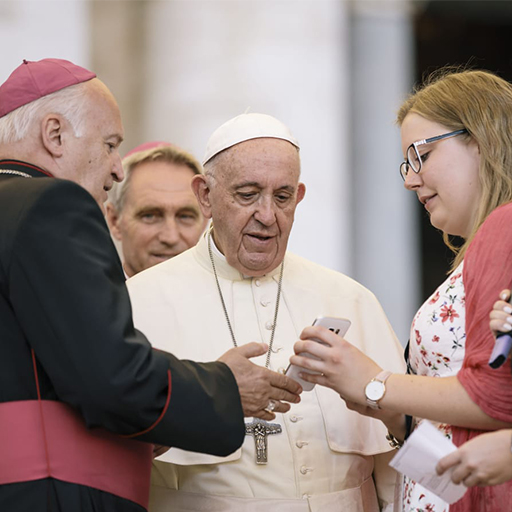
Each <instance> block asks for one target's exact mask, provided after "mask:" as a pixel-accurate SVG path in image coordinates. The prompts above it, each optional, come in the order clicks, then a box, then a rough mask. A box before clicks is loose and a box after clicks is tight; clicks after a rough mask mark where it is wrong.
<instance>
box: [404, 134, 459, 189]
mask: <svg viewBox="0 0 512 512" xmlns="http://www.w3.org/2000/svg"><path fill="white" fill-rule="evenodd" d="M463 133H468V131H467V130H466V128H463V129H462V130H455V131H454V132H449V133H444V134H443V135H437V136H436V137H430V139H423V140H419V141H417V142H413V143H412V144H411V145H410V146H409V147H408V148H407V153H406V154H405V155H406V157H407V158H406V160H404V161H403V162H402V163H401V164H400V176H402V179H403V180H404V181H405V178H406V176H407V174H409V169H412V170H413V171H414V172H415V173H416V174H418V173H419V172H420V171H421V162H422V160H421V155H420V153H419V151H418V146H421V145H422V144H431V143H432V142H437V141H439V140H443V139H448V138H449V137H456V136H457V135H462V134H463Z"/></svg>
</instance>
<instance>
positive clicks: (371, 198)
mask: <svg viewBox="0 0 512 512" xmlns="http://www.w3.org/2000/svg"><path fill="white" fill-rule="evenodd" d="M351 6H352V13H351V17H352V19H351V30H352V35H351V51H352V55H351V83H352V98H353V102H352V105H353V109H352V133H353V138H352V163H353V166H352V168H353V183H354V194H353V197H354V198H355V199H354V201H353V212H354V224H353V228H354V249H355V257H354V277H355V278H356V279H357V280H358V281H360V282H361V283H362V284H364V285H365V286H367V287H368V288H370V289H371V290H372V291H373V292H374V293H375V294H376V295H377V298H378V299H379V300H380V301H381V304H382V305H383V307H384V310H385V311H386V313H387V315H388V317H389V319H390V321H391V324H392V325H393V327H394V329H395V331H396V333H397V335H398V336H399V339H400V341H401V342H402V344H405V343H406V342H407V339H408V337H409V328H410V323H411V320H412V317H413V315H414V313H415V311H416V308H417V307H418V306H419V304H418V301H419V287H420V279H419V271H420V260H419V225H418V224H417V219H416V213H415V212H416V210H415V209H414V208H413V206H414V202H415V201H416V197H415V195H414V194H412V193H410V192H408V191H406V190H405V189H404V187H403V182H402V178H401V177H400V175H399V172H398V167H399V164H400V162H401V161H402V159H403V158H402V150H401V147H400V133H399V129H398V127H397V126H396V125H395V123H394V121H395V117H396V111H397V109H398V107H399V106H400V103H401V102H402V100H403V99H405V97H406V95H407V94H408V92H409V91H410V89H411V85H412V77H413V55H414V51H413V50H414V38H413V33H412V24H411V19H410V18H411V10H412V3H411V2H408V1H403V0H402V1H388V0H384V1H382V0H378V1H372V0H366V1H363V2H361V1H354V2H351ZM368 321H371V318H369V319H368Z"/></svg>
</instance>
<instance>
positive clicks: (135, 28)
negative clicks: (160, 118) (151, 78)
mask: <svg viewBox="0 0 512 512" xmlns="http://www.w3.org/2000/svg"><path fill="white" fill-rule="evenodd" d="M149 4H150V2H146V1H144V0H115V1H90V2H88V7H89V17H90V30H91V47H90V52H91V56H90V62H91V69H93V70H94V71H95V72H96V73H97V75H98V77H99V78H100V79H101V80H102V81H103V82H105V84H106V85H107V86H108V87H109V89H110V90H111V91H112V93H113V94H114V96H115V97H116V99H117V102H118V104H119V107H120V109H121V114H122V117H123V124H124V128H125V142H124V143H123V145H122V147H121V155H123V154H124V153H126V152H128V151H129V150H130V149H132V148H133V147H134V146H136V145H138V144H141V143H142V142H145V139H144V137H145V134H144V131H143V128H142V118H143V112H142V109H143V105H144V102H143V98H144V95H145V94H147V93H150V92H151V84H149V86H148V84H147V78H146V62H147V58H148V56H147V55H146V22H145V19H146V10H147V8H148V5H149Z"/></svg>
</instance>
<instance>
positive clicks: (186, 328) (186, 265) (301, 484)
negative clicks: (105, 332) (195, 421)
mask: <svg viewBox="0 0 512 512" xmlns="http://www.w3.org/2000/svg"><path fill="white" fill-rule="evenodd" d="M212 249H214V244H213V240H212ZM214 258H215V265H216V268H217V273H218V276H219V281H220V286H221V289H222V293H223V296H224V300H225V302H226V307H227V310H228V314H229V318H230V320H231V324H232V327H233V331H234V333H235V337H236V340H237V342H238V344H239V345H242V344H245V343H248V342H250V341H259V342H266V343H268V342H269V341H270V335H271V331H272V324H273V316H274V308H275V303H276V295H277V289H278V285H277V283H278V280H279V270H280V268H279V267H278V268H277V269H275V270H274V271H273V272H271V273H270V274H268V275H266V276H263V277H257V278H247V277H244V276H243V275H241V274H240V273H239V272H238V271H237V270H235V269H234V268H232V267H230V266H229V265H228V264H227V262H226V260H225V258H224V257H223V256H222V255H221V254H220V253H219V252H218V251H217V249H216V248H215V250H214ZM128 289H129V291H130V296H131V300H132V306H133V318H134V322H135V326H136V327H137V328H138V329H140V330H141V331H142V332H144V333H145V334H146V336H147V337H148V339H149V340H151V342H152V343H153V345H154V346H155V347H156V348H161V349H165V350H166V351H169V352H172V353H174V354H175V355H176V356H178V357H180V358H186V359H192V360H197V361H212V360H215V359H217V358H218V357H219V356H220V355H221V354H223V353H224V352H226V351H227V350H229V349H230V348H231V347H232V341H231V336H230V334H229V330H228V326H227V323H226V318H225V314H224V311H223V308H222V304H221V301H220V298H219V292H218V289H217V285H216V283H215V277H214V274H213V270H212V264H211V261H210V257H209V254H208V245H207V240H206V237H203V238H202V239H201V240H200V241H199V243H198V245H197V246H196V247H194V248H192V249H190V250H188V251H186V252H185V253H183V254H181V255H179V256H177V257H175V258H173V259H171V260H169V261H166V262H165V263H162V264H159V265H157V266H155V267H152V268H150V269H148V270H146V271H144V272H142V273H140V274H138V275H136V276H135V277H133V278H132V279H130V280H128ZM317 316H337V317H344V318H348V319H349V320H351V322H352V325H351V327H350V329H349V331H348V333H347V335H346V336H345V338H346V339H347V340H348V341H350V342H351V343H353V344H354V345H356V346H357V347H359V348H360V349H361V350H363V351H364V352H365V353H366V354H368V355H369V356H370V357H371V358H373V359H374V360H375V361H376V362H377V363H378V364H379V365H380V366H381V367H382V368H384V369H386V370H391V371H393V372H398V373H403V372H404V364H403V357H402V348H401V346H400V345H399V343H398V342H397V340H396V337H395V334H394V333H393V330H392V329H391V327H390V325H389V322H388V321H387V318H386V316H385V315H384V312H383V311H382V308H381V306H380V304H379V303H378V302H377V300H376V298H375V296H374V295H373V294H372V293H370V292H369V291H368V290H367V289H366V288H364V287H363V286H361V285H360V284H358V283H356V282H355V281H353V280H352V279H350V278H348V277H346V276H344V275H342V274H340V273H338V272H334V271H332V270H329V269H326V268H323V267H321V266H319V265H316V264H314V263H312V262H309V261H307V260H305V259H303V258H300V257H298V256H295V255H293V254H290V253H287V255H286V257H285V261H284V278H283V284H282V295H281V302H280V306H279V315H278V319H277V328H276V332H275V339H274V352H273V353H272V356H271V359H270V368H271V369H272V370H276V371H280V370H281V371H282V370H283V369H284V368H286V367H287V365H288V360H289V358H290V356H291V355H292V352H293V345H294V343H295V341H297V340H298V339H299V334H300V332H301V331H302V329H303V328H304V327H306V326H307V325H311V324H312V322H313V320H314V319H315V317H317ZM253 361H255V362H257V363H259V364H262V365H264V364H265V356H261V357H259V358H257V359H255V360H253ZM301 398H302V400H301V403H300V404H296V405H292V408H291V411H290V412H288V413H287V414H277V418H276V420H274V421H273V422H272V423H279V424H280V425H281V427H282V433H280V434H275V435H270V436H268V438H267V439H268V464H266V465H257V464H256V462H255V442H254V438H253V437H252V436H246V440H245V442H244V444H243V446H242V448H241V449H240V450H238V451H237V452H235V453H233V454H232V455H231V456H229V457H226V458H218V457H213V456H209V455H203V454H198V453H192V452H185V451H182V450H179V449H175V448H172V449H171V450H169V451H168V452H167V453H166V454H164V455H162V456H161V457H159V459H158V460H157V461H155V463H154V467H153V476H152V492H151V504H150V510H151V511H152V512H163V511H166V512H184V511H187V512H190V511H203V510H204V511H208V512H212V511H213V512H217V511H218V512H221V511H222V512H225V511H236V512H270V511H272V512H273V511H279V512H281V511H282V512H288V511H290V512H291V511H293V512H296V511H297V512H299V511H305V512H306V511H314V512H331V511H332V512H334V511H336V512H339V511H344V512H363V511H364V512H376V511H378V510H386V511H387V510H392V502H393V493H394V484H395V477H396V474H395V473H394V471H393V470H392V469H391V468H390V467H389V466H388V465H387V463H388V461H389V460H390V458H391V457H392V455H393V453H394V451H393V452H392V451H391V448H390V446H389V444H388V442H387V440H386V438H385V436H386V433H387V432H386V429H385V427H384V425H383V424H382V423H381V422H380V421H377V420H374V419H371V418H367V417H364V416H361V415H359V414H357V413H355V412H353V411H349V410H348V409H347V408H346V406H345V403H344V402H343V400H342V399H341V398H340V397H339V395H338V394H337V393H335V392H334V391H332V390H331V389H327V388H324V387H321V386H316V387H315V389H314V390H313V391H311V392H304V393H303V394H302V395H301ZM170 407H172V394H171V402H170ZM197 414H198V415H199V414H201V411H200V410H198V411H197ZM246 421H247V422H250V421H251V419H247V420H246Z"/></svg>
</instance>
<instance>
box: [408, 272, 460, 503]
mask: <svg viewBox="0 0 512 512" xmlns="http://www.w3.org/2000/svg"><path fill="white" fill-rule="evenodd" d="M462 268H463V262H462V263H461V264H460V265H459V266H458V267H457V268H456V269H455V270H454V272H452V274H451V275H450V276H449V277H448V278H447V279H446V281H444V283H442V284H441V286H439V288H437V290H436V291H435V292H434V293H433V294H432V295H431V296H430V297H429V298H428V299H427V301H426V302H425V303H424V304H423V305H422V306H421V307H420V309H419V310H418V312H417V313H416V316H415V317H414V319H413V322H412V326H411V339H410V344H409V370H410V371H411V372H412V373H414V374H416V375H425V376H429V377H450V376H453V375H456V374H457V372H458V371H459V370H460V368H461V366H462V361H463V359H464V346H465V341H466V332H465V317H466V315H465V303H464V299H465V293H464V284H463V282H462ZM418 423H419V422H416V424H418ZM438 428H439V429H440V430H441V431H442V432H443V433H444V434H445V435H446V436H447V437H448V438H451V427H450V425H444V424H440V425H438ZM402 498H403V511H404V512H448V504H447V503H445V502H444V501H443V500H441V499H439V498H438V497H437V496H435V495H434V494H432V493H430V492H429V491H427V490H426V489H425V488H424V487H422V486H421V485H419V484H417V483H416V482H414V481H413V480H410V479H409V478H407V477H404V482H403V493H402Z"/></svg>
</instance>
